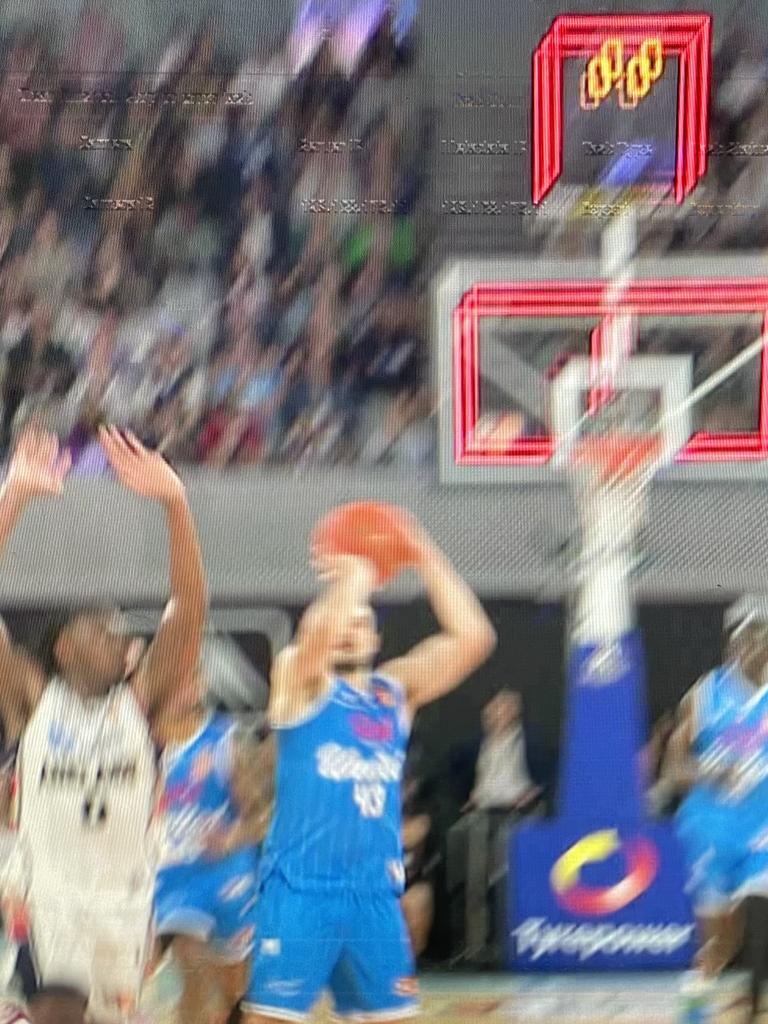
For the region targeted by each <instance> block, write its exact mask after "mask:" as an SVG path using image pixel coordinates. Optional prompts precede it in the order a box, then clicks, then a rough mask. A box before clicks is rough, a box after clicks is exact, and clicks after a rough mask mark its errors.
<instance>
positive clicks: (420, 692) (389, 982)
mask: <svg viewBox="0 0 768 1024" xmlns="http://www.w3.org/2000/svg"><path fill="white" fill-rule="evenodd" d="M411 537H412V543H413V547H414V549H415V550H416V552H417V563H416V567H417V569H418V571H419V573H420V575H421V576H422V578H423V580H424V582H425V584H426V588H427V592H428V596H429V599H430V601H431V604H432V608H433V610H434V613H435V615H436V618H437V621H438V623H439V626H440V630H441V631H440V632H439V633H438V634H437V635H436V636H433V637H432V638H430V639H428V640H425V641H424V642H423V643H420V644H418V645H417V646H416V647H415V648H414V649H413V650H412V651H411V652H410V654H407V655H405V656H404V657H402V658H397V659H395V660H393V661H390V662H388V663H386V664H384V665H382V666H381V667H380V668H378V669H376V670H375V671H374V670H373V669H372V665H373V662H374V659H375V658H376V655H377V652H378V650H379V637H378V635H377V631H376V624H375V619H374V614H373V611H372V609H371V606H370V603H369V602H370V599H371V595H372V593H373V591H374V589H375V588H376V573H375V570H374V568H373V566H372V565H370V564H369V563H368V562H367V561H365V560H361V559H359V558H354V557H350V556H341V557H337V558H334V559H330V560H327V561H324V562H323V563H322V566H321V568H322V569H323V570H324V572H325V573H326V574H327V576H326V578H327V582H328V588H327V590H326V591H325V593H323V594H322V595H321V597H320V598H319V599H318V600H317V601H316V602H315V603H314V604H312V605H311V606H310V607H309V608H308V609H307V611H306V612H305V613H304V616H303V617H302V619H301V621H300V623H299V626H298V630H297V633H296V636H295V639H294V641H293V643H292V644H291V645H289V646H288V647H287V648H286V649H285V650H284V651H283V652H281V654H280V655H279V656H278V658H277V659H276V662H275V665H274V669H273V673H272V682H271V691H270V703H269V718H270V724H271V726H272V728H273V730H274V732H275V742H276V760H277V767H276V778H275V804H274V812H273V818H272V822H271V824H270V828H269V831H268V833H267V837H266V839H265V841H264V846H263V850H262V861H261V871H260V891H259V903H258V905H257V924H256V934H257V945H256V953H255V958H254V967H253V973H252V977H251V982H250V986H249V990H248V994H247V996H246V998H245V1000H244V1001H243V1011H244V1022H245V1024H273V1022H276V1021H301V1020H304V1019H306V1018H307V1016H308V1014H309V1013H310V1010H311V1008H312V1006H313V1005H314V1003H315V1002H316V1001H317V999H318V997H319V996H320V995H321V994H322V993H323V991H324V990H330V993H331V995H332V997H333V1001H334V1004H335V1009H336V1013H337V1014H338V1015H339V1016H340V1017H342V1018H346V1019H349V1020H366V1021H368V1020H371V1021H372V1020H375V1021H377V1022H379V1024H388V1022H393V1021H397V1020H401V1019H403V1018H405V1017H412V1016H415V1015H416V1014H417V1013H418V1001H417V984H416V980H415V977H414V970H415V968H414V961H413V956H412V953H411V949H410V943H409V940H408V934H407V930H406V925H405V921H404V918H403V914H402V911H401V908H400V902H399V898H400V895H401V893H402V891H403V885H404V875H405V872H404V868H403V857H402V843H401V817H400V814H401V793H400V783H401V778H402V772H403V763H404V760H405V750H406V745H407V742H408V735H409V730H410V723H411V720H412V717H413V715H414V713H415V712H416V711H417V710H418V708H419V707H421V706H422V705H424V704H426V703H428V702H429V701H433V700H435V699H437V698H438V697H441V696H443V695H444V694H446V693H448V692H449V691H450V690H452V689H454V688H455V687H456V686H458V685H459V683H461V682H462V681H463V680H464V679H466V678H467V677H468V676H469V675H471V673H473V672H474V671H475V670H476V669H477V668H479V667H480V665H482V664H483V662H484V661H486V659H487V658H488V657H489V656H490V654H491V652H492V651H493V649H494V646H495V643H496V635H495V632H494V630H493V627H492V626H491V623H490V622H489V620H488V618H487V617H486V615H485V612H484V611H483V608H482V607H481V605H480V603H479V602H478V600H477V599H476V598H475V596H474V594H472V592H471V591H470V590H469V588H468V587H467V586H466V585H465V583H464V582H463V581H462V580H461V579H460V578H459V577H458V576H457V574H456V572H455V571H454V569H453V567H452V566H451V565H450V563H449V562H448V560H447V559H446V557H445V555H444V554H443V553H442V552H441V551H440V550H439V549H438V548H437V547H436V546H435V545H434V544H433V543H432V541H431V540H430V539H429V538H428V537H427V536H426V535H425V534H424V532H423V531H422V530H421V529H420V528H419V527H418V525H417V524H415V523H413V524H412V525H411Z"/></svg>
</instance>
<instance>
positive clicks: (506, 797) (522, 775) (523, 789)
mask: <svg viewBox="0 0 768 1024" xmlns="http://www.w3.org/2000/svg"><path fill="white" fill-rule="evenodd" d="M522 713H523V701H522V698H521V696H520V694H519V693H517V692H516V691H514V690H501V691H500V692H499V693H497V694H496V696H495V697H493V698H492V699H491V700H490V701H489V702H488V703H487V704H486V705H485V707H484V708H483V728H484V730H485V739H484V740H483V742H482V745H481V747H480V754H479V756H478V759H477V765H476V767H475V786H474V789H473V790H472V795H471V796H470V798H469V800H468V801H467V803H466V804H465V805H464V807H463V808H462V810H465V811H466V810H482V811H521V812H522V811H525V810H526V809H528V808H530V806H531V805H532V804H533V802H534V801H535V800H536V798H537V797H538V796H539V794H540V793H541V789H540V788H539V787H538V786H536V785H534V783H533V781H532V780H531V776H530V772H529V770H528V760H527V754H526V748H525V735H524V732H523V724H522Z"/></svg>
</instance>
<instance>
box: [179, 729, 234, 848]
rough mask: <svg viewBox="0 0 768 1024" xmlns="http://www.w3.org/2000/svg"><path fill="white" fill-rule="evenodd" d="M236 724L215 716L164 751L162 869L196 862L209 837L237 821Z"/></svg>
mask: <svg viewBox="0 0 768 1024" xmlns="http://www.w3.org/2000/svg"><path fill="white" fill-rule="evenodd" d="M235 728H236V726H235V724H234V723H233V722H232V720H231V719H230V718H228V717H226V716H224V715H211V716H210V717H209V718H208V719H207V720H206V721H205V723H204V724H203V725H202V726H201V728H200V729H199V730H198V731H197V733H195V735H194V736H192V737H191V738H190V739H188V740H187V741H186V742H184V743H181V744H173V745H169V746H167V747H166V748H165V750H164V751H163V755H162V773H163V775H162V778H163V793H162V797H161V804H160V806H161V811H162V814H163V822H162V825H163V827H162V832H163V852H162V856H161V867H162V868H168V867H170V866H176V865H180V864H194V863H196V862H197V861H199V860H200V859H201V858H202V856H203V854H204V852H205V849H206V843H207V840H208V838H209V836H210V835H211V834H212V833H215V832H218V831H219V830H222V829H228V828H231V827H232V825H234V824H235V822H236V821H237V819H238V808H237V805H236V803H235V801H234V798H233V794H232V742H233V736H234V731H235Z"/></svg>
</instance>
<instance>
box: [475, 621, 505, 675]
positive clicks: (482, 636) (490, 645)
mask: <svg viewBox="0 0 768 1024" xmlns="http://www.w3.org/2000/svg"><path fill="white" fill-rule="evenodd" d="M498 642H499V637H498V634H497V633H496V630H495V629H494V628H493V626H492V625H491V623H490V622H489V621H488V620H487V619H486V620H485V621H484V622H482V623H479V624H478V626H477V627H476V629H474V630H473V631H472V648H473V650H474V651H475V652H476V656H477V658H478V660H479V662H480V663H481V664H482V663H483V662H484V661H487V660H488V658H490V656H491V655H492V654H493V652H494V651H495V650H496V645H497V644H498Z"/></svg>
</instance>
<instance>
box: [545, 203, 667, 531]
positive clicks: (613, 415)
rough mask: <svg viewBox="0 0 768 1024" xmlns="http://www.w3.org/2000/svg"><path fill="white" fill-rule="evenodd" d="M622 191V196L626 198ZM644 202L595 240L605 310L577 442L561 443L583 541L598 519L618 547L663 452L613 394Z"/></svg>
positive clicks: (624, 346)
mask: <svg viewBox="0 0 768 1024" xmlns="http://www.w3.org/2000/svg"><path fill="white" fill-rule="evenodd" d="M628 191H629V190H623V193H622V194H623V195H624V196H625V197H626V196H627V194H628ZM643 198H644V196H643V194H642V193H640V194H638V193H635V196H634V199H630V200H629V201H626V203H625V208H623V209H622V210H621V212H620V213H619V214H618V215H617V216H616V217H615V218H614V219H613V220H612V222H611V223H610V224H609V225H608V227H607V228H606V230H605V231H604V233H603V236H602V239H601V249H602V252H601V263H602V273H603V277H604V278H605V279H606V282H607V283H606V292H605V308H606V312H605V314H604V316H603V319H602V321H601V323H600V325H599V326H598V327H597V328H596V329H595V333H594V335H593V338H592V350H593V351H596V352H597V360H596V361H595V363H594V364H593V367H592V371H591V374H590V381H589V401H588V407H587V410H586V413H585V414H584V415H583V416H582V417H581V419H580V421H579V423H578V424H577V427H576V428H575V429H576V430H577V431H578V432H579V433H578V436H577V437H575V438H569V439H565V440H567V443H568V444H569V445H570V458H569V464H570V466H571V467H572V469H573V470H574V473H573V480H574V485H575V490H576V496H577V499H578V501H579V508H580V513H581V517H582V527H583V530H584V532H585V535H586V534H589V535H590V536H592V537H595V536H596V524H597V521H598V520H600V521H601V522H603V523H604V526H603V527H602V529H603V532H604V533H609V534H610V543H611V544H613V543H616V544H618V545H620V546H622V547H624V546H626V545H633V544H634V541H635V538H636V535H637V531H638V529H639V527H640V525H641V523H642V520H643V517H644V512H645V497H646V493H647V490H648V484H649V483H650V479H651V477H652V475H653V473H652V470H651V467H653V468H654V469H655V467H656V466H657V465H658V460H659V456H660V453H661V449H662V442H661V439H660V437H659V436H658V433H657V432H656V431H654V430H651V431H649V430H648V425H647V423H645V422H643V421H642V420H639V419H638V417H637V415H636V414H634V413H633V408H632V403H631V401H630V400H629V398H630V397H631V395H630V393H629V392H624V393H622V392H621V391H620V390H619V384H620V378H621V370H622V367H623V366H624V365H625V363H626V361H627V360H628V359H629V358H630V356H631V354H632V352H633V351H634V350H635V348H636V345H635V342H636V336H637V318H636V316H635V314H634V313H633V311H632V310H628V309H627V308H626V306H625V305H624V301H623V300H624V296H625V294H626V291H627V289H628V287H629V285H630V283H631V281H632V280H633V260H634V257H635V253H636V247H637V206H638V205H639V203H640V202H641V201H642V199H643ZM649 471H650V472H649ZM606 540H608V538H606Z"/></svg>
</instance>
